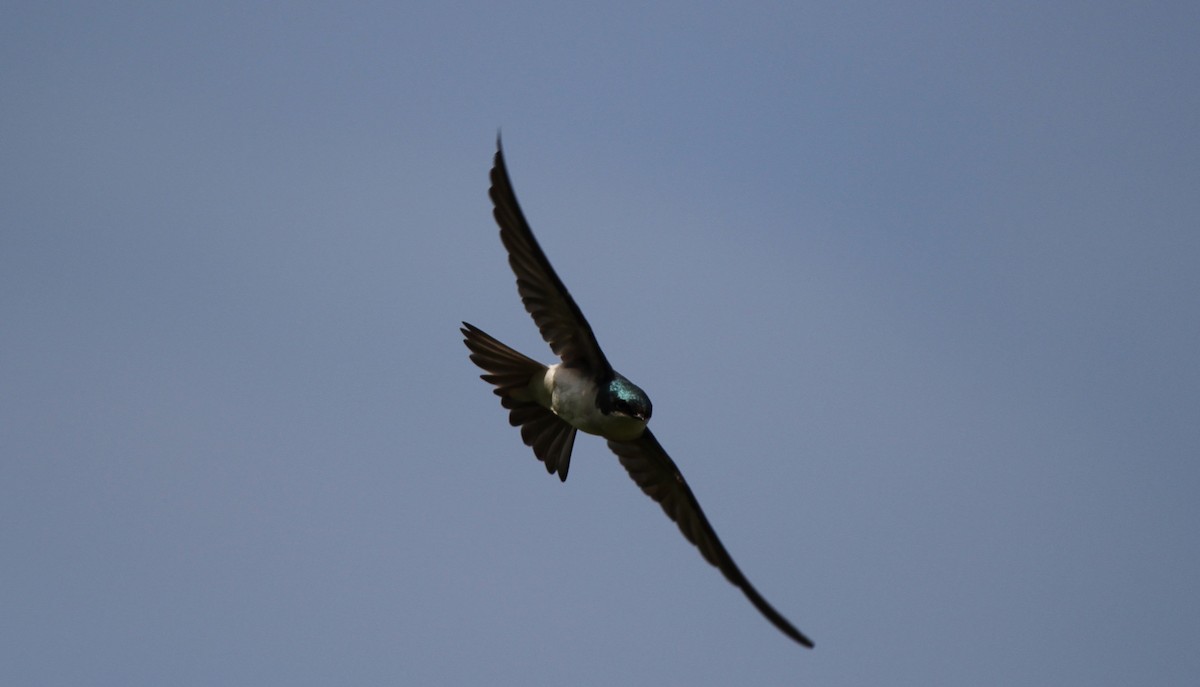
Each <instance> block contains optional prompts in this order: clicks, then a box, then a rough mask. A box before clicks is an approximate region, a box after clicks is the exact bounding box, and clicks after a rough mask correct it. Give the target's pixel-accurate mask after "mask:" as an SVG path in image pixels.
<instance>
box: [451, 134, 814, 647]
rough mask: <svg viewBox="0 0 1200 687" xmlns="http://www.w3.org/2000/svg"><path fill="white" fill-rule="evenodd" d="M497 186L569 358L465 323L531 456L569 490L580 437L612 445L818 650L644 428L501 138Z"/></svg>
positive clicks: (528, 290) (763, 606)
mask: <svg viewBox="0 0 1200 687" xmlns="http://www.w3.org/2000/svg"><path fill="white" fill-rule="evenodd" d="M491 182H492V185H491V188H490V189H489V190H488V195H490V196H491V198H492V204H493V205H494V210H493V212H492V214H493V215H494V216H495V218H496V223H497V224H499V225H500V240H501V242H503V243H504V248H505V249H506V250H507V251H508V264H509V265H510V266H511V267H512V270H513V272H514V273H516V275H517V291H518V292H519V293H520V295H521V301H522V302H523V303H524V304H525V309H526V310H527V311H529V314H530V315H532V316H533V321H534V323H536V324H537V327H538V330H540V331H541V333H542V338H543V339H545V340H546V343H548V344H550V349H551V350H552V351H554V354H555V355H557V356H558V357H559V358H560V359H561V360H562V362H560V363H555V364H554V365H549V366H547V365H543V364H541V363H539V362H538V361H536V360H533V359H532V358H529V357H527V356H525V355H522V354H521V353H518V352H517V351H514V350H513V349H511V348H509V347H508V346H505V345H504V344H502V343H500V342H499V341H497V340H496V339H493V338H492V337H491V336H489V335H487V334H486V333H484V332H483V331H482V330H480V329H479V328H477V327H475V326H473V325H470V324H468V323H466V322H463V326H462V330H461V331H462V334H463V337H464V339H463V342H464V343H465V344H466V345H467V348H468V349H470V351H471V356H470V357H471V361H472V362H474V363H475V364H476V365H478V366H479V367H480V368H481V369H483V370H484V372H486V373H487V374H483V375H480V377H481V379H483V380H484V381H486V382H488V383H489V384H492V385H494V386H495V387H496V388H495V390H494V393H495V394H496V395H497V396H499V397H500V405H502V406H503V407H505V408H506V409H508V413H509V415H508V419H509V422H510V423H511V424H512V425H513V426H514V427H520V428H521V439H522V440H523V441H524V442H525V444H526V445H527V446H530V447H532V448H533V453H534V455H536V456H537V458H538V460H540V461H542V462H543V463H544V464H545V465H546V471H547V472H549V473H551V474H553V473H558V477H559V479H561V480H562V481H564V482H565V481H566V480H567V468H569V467H570V464H571V449H572V448H573V447H574V445H575V434H576V432H577V431H584V432H587V433H588V434H595V435H598V436H602V437H604V438H605V439H607V440H608V447H609V448H610V449H611V450H612V451H613V453H615V454H617V457H618V458H620V460H621V465H623V466H625V469H626V470H627V471H628V472H629V475H630V476H631V477H632V478H633V481H634V482H637V485H638V486H639V487H641V489H642V491H643V492H645V493H646V495H647V496H649V497H650V498H652V499H654V500H655V501H657V502H658V503H659V505H661V506H662V509H663V510H664V511H665V512H666V514H667V517H669V518H671V520H673V521H674V522H675V523H676V524H678V525H679V529H680V530H681V531H682V532H683V536H684V537H687V540H688V541H690V542H691V543H692V544H694V545H695V546H696V547H697V548H699V549H700V554H701V555H703V556H704V559H705V560H707V561H708V562H709V563H711V564H713V565H714V566H716V567H717V568H718V569H719V570H720V571H721V573H722V574H724V575H725V577H726V579H728V580H729V581H730V582H732V583H733V584H734V585H735V586H737V587H738V588H739V589H741V590H742V592H743V593H745V595H746V598H748V599H750V603H752V604H754V607H755V608H757V609H758V610H759V612H760V613H762V614H763V615H764V616H766V618H767V620H770V621H771V623H772V624H774V625H775V627H777V628H779V630H780V631H781V632H783V633H784V634H785V635H787V636H788V637H791V638H792V639H794V640H795V641H797V642H799V643H800V644H802V645H803V646H806V647H808V648H810V649H811V648H812V646H813V643H812V640H810V639H809V638H808V637H806V636H804V634H803V633H802V632H800V631H799V630H797V629H796V628H795V627H794V626H793V625H792V624H791V623H790V622H788V620H787V618H784V617H783V615H781V614H780V613H779V611H776V610H775V608H774V607H772V606H771V604H769V603H767V600H766V599H764V598H763V597H762V595H761V594H759V593H758V590H756V589H755V588H754V586H753V585H751V584H750V581H749V580H747V579H746V576H745V575H743V574H742V571H741V570H739V569H738V567H737V564H735V563H734V562H733V558H732V557H731V556H730V555H729V552H728V551H726V550H725V547H724V546H723V545H722V544H721V540H720V539H718V538H717V533H716V532H715V531H713V528H712V525H710V524H709V523H708V518H706V517H704V511H702V510H700V504H699V503H698V502H697V501H696V496H695V495H694V494H692V490H691V489H690V488H688V485H687V482H685V481H684V479H683V475H682V474H680V472H679V468H678V467H676V466H675V462H674V461H672V460H671V457H670V456H668V455H667V452H666V451H665V450H663V447H662V445H660V444H659V443H658V439H656V438H655V437H654V434H653V433H652V432H651V431H650V430H649V428H647V427H646V423H647V421H648V420H649V419H650V412H651V405H650V399H649V397H647V396H646V392H644V391H642V390H641V389H640V388H638V387H637V385H635V384H634V383H633V382H631V381H629V380H628V379H626V378H625V377H623V376H622V375H621V374H620V373H618V372H617V371H616V370H614V369H613V368H612V365H610V364H609V363H608V359H607V358H605V356H604V352H603V351H602V350H600V344H598V343H597V342H596V335H595V334H593V333H592V328H591V326H590V325H589V324H588V322H587V320H586V319H584V317H583V313H582V312H580V310H579V306H578V305H576V304H575V299H573V298H571V294H570V293H568V292H567V287H565V286H564V285H563V283H562V280H561V279H559V278H558V274H557V273H555V271H554V268H553V267H551V266H550V261H549V260H547V259H546V254H545V253H543V252H542V249H541V246H539V245H538V242H537V239H535V238H534V237H533V231H532V230H530V228H529V224H528V223H526V221H525V216H524V215H523V214H522V212H521V207H520V206H519V205H518V204H517V196H516V194H514V193H513V188H512V183H511V182H510V181H509V179H508V170H507V169H506V168H505V165H504V150H503V148H502V146H501V145H500V139H499V138H497V139H496V157H495V159H494V161H493V164H492V172H491Z"/></svg>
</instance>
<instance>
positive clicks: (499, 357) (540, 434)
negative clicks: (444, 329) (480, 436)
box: [461, 322, 576, 482]
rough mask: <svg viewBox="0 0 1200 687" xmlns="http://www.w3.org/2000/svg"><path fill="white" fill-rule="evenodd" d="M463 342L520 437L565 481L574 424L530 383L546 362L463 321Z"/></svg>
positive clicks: (569, 461)
mask: <svg viewBox="0 0 1200 687" xmlns="http://www.w3.org/2000/svg"><path fill="white" fill-rule="evenodd" d="M461 331H462V334H463V343H465V344H466V345H467V348H468V349H470V351H471V362H473V363H475V364H476V365H478V366H479V367H480V369H482V370H483V371H484V372H486V373H487V374H483V375H480V376H479V378H480V379H482V380H484V381H485V382H487V383H489V384H491V385H493V386H495V387H496V388H495V389H494V390H493V393H495V394H496V395H497V396H499V397H500V405H502V406H504V407H505V408H507V409H508V411H509V414H508V421H509V424H511V425H512V426H514V427H520V428H521V440H522V441H524V442H525V445H526V446H529V447H531V448H533V453H534V455H536V456H537V457H538V460H540V461H542V462H543V463H545V465H546V471H547V472H549V473H551V474H553V473H558V477H559V479H560V480H562V481H564V482H565V481H567V469H568V468H569V467H570V465H571V450H572V449H573V447H574V446H575V432H576V430H575V428H574V427H572V426H571V425H569V424H568V423H566V422H565V421H563V420H562V419H561V418H559V417H558V416H557V415H555V414H554V413H553V412H552V411H551V410H550V409H549V408H546V407H545V406H543V405H541V404H540V403H538V402H537V400H536V398H535V397H534V395H533V391H532V390H531V389H530V386H529V383H530V381H531V380H532V379H533V378H534V377H535V376H540V375H541V374H543V373H545V371H546V366H545V365H543V364H541V363H539V362H538V361H536V360H534V359H532V358H529V357H527V356H525V355H522V354H520V353H518V352H516V351H514V350H513V349H511V348H509V347H508V346H505V345H504V344H502V343H500V342H499V341H497V340H495V339H493V338H492V337H491V336H489V335H488V334H486V333H485V332H484V331H483V330H481V329H479V328H477V327H475V326H473V325H471V324H468V323H466V322H463V326H462V330H461Z"/></svg>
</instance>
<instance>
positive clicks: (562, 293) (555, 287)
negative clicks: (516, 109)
mask: <svg viewBox="0 0 1200 687" xmlns="http://www.w3.org/2000/svg"><path fill="white" fill-rule="evenodd" d="M491 176H492V186H491V188H489V189H488V195H489V196H491V198H492V204H493V205H494V206H495V209H494V210H493V211H492V214H493V215H494V216H495V218H496V224H499V225H500V240H501V241H503V242H504V247H505V248H506V249H507V250H508V264H509V265H511V266H512V270H513V272H514V273H515V274H516V275H517V291H518V292H519V293H520V294H521V301H522V302H523V303H524V304H525V309H526V310H528V311H529V314H530V315H532V316H533V321H534V323H535V324H537V327H538V330H540V331H541V332H542V338H543V339H545V340H546V343H548V344H550V349H551V350H553V351H554V354H555V355H557V356H558V357H560V358H562V361H563V363H564V364H566V365H567V366H568V367H578V368H583V369H586V370H588V371H590V372H592V373H594V374H595V375H597V376H598V377H599V376H601V375H604V374H606V373H608V372H610V371H611V370H612V368H611V366H609V364H608V360H607V359H605V357H604V353H603V352H601V350H600V346H599V344H597V343H596V335H595V334H593V333H592V327H591V325H589V324H588V323H587V320H586V319H584V317H583V313H582V312H580V311H579V306H578V305H575V301H574V299H572V298H571V294H570V293H568V292H567V287H565V286H563V283H562V280H560V279H559V278H558V275H557V274H555V273H554V268H553V267H551V266H550V261H549V260H547V259H546V254H545V253H543V252H542V248H541V246H539V245H538V242H537V239H535V238H533V232H532V231H531V230H530V229H529V224H528V223H527V222H526V221H525V215H524V214H522V213H521V206H520V205H518V204H517V196H516V194H514V193H513V188H512V182H510V181H509V180H508V170H507V169H506V168H505V166H504V150H503V149H502V148H501V147H500V139H499V138H497V139H496V158H495V162H494V164H493V165H492V175H491Z"/></svg>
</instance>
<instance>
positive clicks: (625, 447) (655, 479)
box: [608, 429, 813, 649]
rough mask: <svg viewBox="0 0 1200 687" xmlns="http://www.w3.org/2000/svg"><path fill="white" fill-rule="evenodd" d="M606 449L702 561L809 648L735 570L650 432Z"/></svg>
mask: <svg viewBox="0 0 1200 687" xmlns="http://www.w3.org/2000/svg"><path fill="white" fill-rule="evenodd" d="M608 447H609V448H610V449H612V451H613V453H615V454H617V457H619V458H620V459H621V465H624V466H625V469H626V470H628V471H629V476H630V477H632V478H633V481H634V482H637V485H638V486H639V487H641V488H642V491H644V492H645V493H646V495H647V496H649V497H650V498H652V499H654V500H655V501H657V502H658V503H659V505H661V506H662V509H663V511H665V512H666V514H667V517H669V518H671V519H672V520H674V521H675V523H676V524H678V525H679V529H680V531H682V532H683V536H685V537H687V540H688V541H690V542H691V543H693V544H695V545H696V547H697V548H698V549H700V554H701V555H702V556H704V559H705V560H707V561H708V562H709V563H712V564H713V565H715V566H716V567H717V569H719V570H720V571H721V572H722V573H723V574H724V575H725V577H726V579H728V580H729V581H730V582H732V583H733V584H734V585H736V586H737V587H738V588H739V589H741V590H742V592H743V593H744V594H745V595H746V598H748V599H750V603H752V604H754V607H755V608H757V609H758V611H759V612H760V613H762V614H763V615H764V616H766V618H767V620H770V621H771V623H772V624H774V625H775V627H777V628H779V630H780V631H782V632H783V633H784V634H785V635H787V636H789V637H791V638H792V639H794V640H796V641H797V642H799V643H800V644H802V645H804V646H806V647H808V648H810V649H811V648H812V646H813V643H812V640H810V639H809V638H808V637H806V636H804V633H802V632H800V631H799V630H797V629H796V628H795V627H794V626H793V625H792V624H791V623H790V622H788V620H787V618H784V617H783V616H782V615H781V614H780V613H779V611H777V610H775V608H774V607H773V606H771V604H769V603H767V600H766V599H764V598H763V597H762V595H761V594H759V593H758V590H756V589H755V588H754V586H753V585H751V584H750V581H749V580H747V579H746V576H745V575H743V574H742V571H741V570H739V569H738V567H737V564H736V563H734V562H733V557H732V556H730V555H729V552H728V551H726V550H725V547H724V545H722V544H721V540H720V539H718V538H717V533H716V532H715V531H713V528H712V525H710V524H708V518H706V517H704V511H702V510H700V504H699V503H698V502H697V501H696V496H695V495H694V494H693V493H692V490H691V489H690V488H688V485H687V482H685V481H684V479H683V475H682V474H680V472H679V468H678V467H676V465H675V462H674V461H672V460H671V457H670V456H668V455H667V452H666V451H665V450H663V447H662V445H661V444H659V443H658V439H656V438H654V434H652V433H651V432H650V430H649V429H647V430H646V431H645V432H643V433H642V436H641V437H639V438H637V439H635V440H633V441H611V440H610V441H609V442H608Z"/></svg>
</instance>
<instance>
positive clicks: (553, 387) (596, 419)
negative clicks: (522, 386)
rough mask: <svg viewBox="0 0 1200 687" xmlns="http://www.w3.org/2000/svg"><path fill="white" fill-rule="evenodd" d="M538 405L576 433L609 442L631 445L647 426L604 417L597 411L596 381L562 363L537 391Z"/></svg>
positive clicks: (554, 367) (551, 368)
mask: <svg viewBox="0 0 1200 687" xmlns="http://www.w3.org/2000/svg"><path fill="white" fill-rule="evenodd" d="M535 391H536V393H537V396H538V401H539V402H540V403H541V404H542V405H544V406H546V407H547V408H549V409H550V410H552V411H554V414H555V415H558V416H559V417H561V418H562V419H564V420H566V421H567V422H569V423H570V424H571V426H573V427H575V428H576V429H578V430H580V431H582V432H587V433H588V434H596V435H599V436H602V437H604V438H606V439H615V440H617V441H629V440H632V439H635V438H637V437H638V436H641V433H642V430H643V429H645V428H646V423H645V422H642V421H641V420H638V419H636V418H631V417H624V416H620V415H604V414H603V413H601V412H600V409H599V408H597V407H596V385H595V383H594V382H593V381H592V379H591V378H590V377H589V376H587V375H585V374H582V373H581V372H579V371H578V370H575V369H573V368H569V367H564V366H563V365H562V364H561V363H560V364H557V365H551V366H550V367H549V368H548V369H547V370H546V375H545V377H543V378H542V385H541V388H538V389H535Z"/></svg>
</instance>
